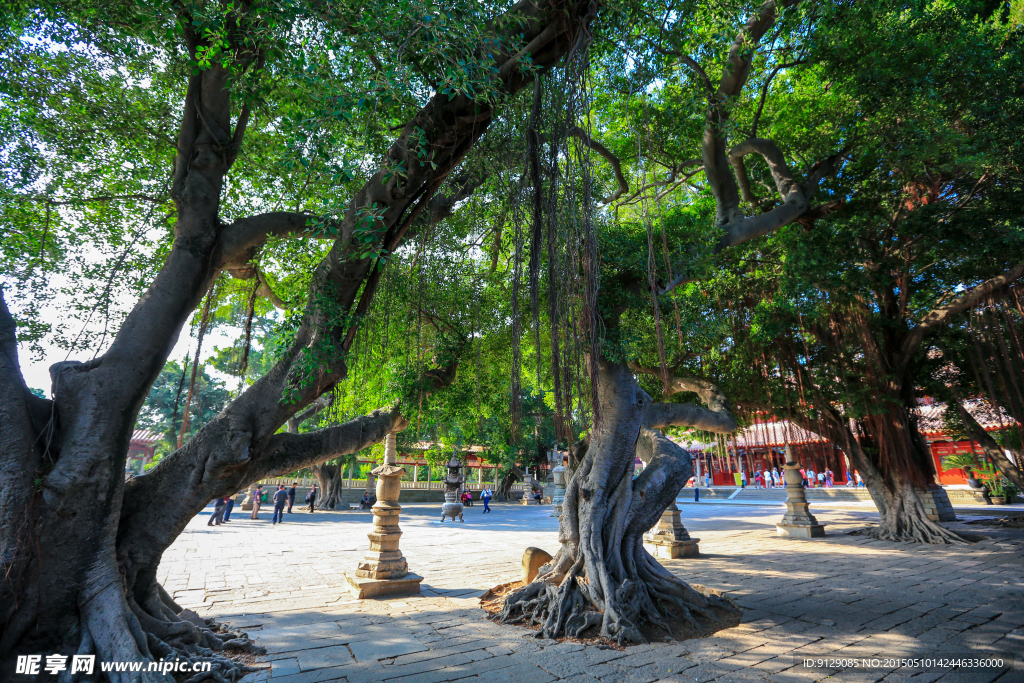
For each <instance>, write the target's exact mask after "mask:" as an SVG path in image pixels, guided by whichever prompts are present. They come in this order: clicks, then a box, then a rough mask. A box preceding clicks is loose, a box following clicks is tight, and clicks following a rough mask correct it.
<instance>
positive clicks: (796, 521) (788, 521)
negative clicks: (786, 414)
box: [775, 446, 825, 538]
mask: <svg viewBox="0 0 1024 683" xmlns="http://www.w3.org/2000/svg"><path fill="white" fill-rule="evenodd" d="M783 477H784V478H785V480H786V493H787V494H789V498H788V499H787V500H786V514H785V515H783V517H782V520H781V521H780V522H779V523H778V524H776V525H775V529H776V531H777V533H778V535H779V536H787V537H789V538H819V537H821V536H824V535H825V525H824V524H819V523H818V520H817V519H815V518H814V515H812V514H811V511H810V508H809V506H808V505H807V496H806V495H804V485H803V480H802V479H801V478H800V463H799V462H796V461H794V460H793V451H792V450H790V448H789V446H786V466H785V468H784V472H783Z"/></svg>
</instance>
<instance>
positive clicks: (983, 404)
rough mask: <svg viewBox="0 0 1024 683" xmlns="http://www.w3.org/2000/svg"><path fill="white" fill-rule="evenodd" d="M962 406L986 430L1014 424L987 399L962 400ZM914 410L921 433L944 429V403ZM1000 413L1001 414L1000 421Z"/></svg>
mask: <svg viewBox="0 0 1024 683" xmlns="http://www.w3.org/2000/svg"><path fill="white" fill-rule="evenodd" d="M964 407H966V408H967V412H969V413H970V414H971V415H972V416H974V419H975V420H977V421H978V424H980V425H981V426H982V427H984V428H985V431H987V432H994V431H996V430H998V429H1001V428H1002V426H1006V427H1011V426H1014V425H1015V424H1016V423H1015V422H1014V420H1013V418H1012V417H1011V416H1010V414H1009V413H1008V412H1006V410H1004V409H999V410H996V408H995V407H993V406H992V404H990V403H988V402H987V401H983V400H980V399H971V400H969V401H964ZM914 412H915V413H917V414H918V415H919V418H918V422H917V428H918V429H920V430H921V432H922V433H923V434H926V435H928V436H931V435H934V434H942V433H943V432H944V431H945V429H944V427H943V421H942V415H943V413H945V412H946V404H945V403H933V404H931V405H923V406H917V407H916V408H914ZM1000 414H1001V415H1002V421H1001V422H1000Z"/></svg>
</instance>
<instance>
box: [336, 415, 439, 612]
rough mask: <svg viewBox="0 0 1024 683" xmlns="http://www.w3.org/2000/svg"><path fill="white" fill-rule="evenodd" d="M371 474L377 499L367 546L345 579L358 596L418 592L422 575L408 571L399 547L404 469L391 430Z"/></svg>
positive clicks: (370, 596)
mask: <svg viewBox="0 0 1024 683" xmlns="http://www.w3.org/2000/svg"><path fill="white" fill-rule="evenodd" d="M373 474H374V475H375V476H376V477H377V502H376V503H374V504H373V508H372V509H373V530H372V531H370V533H369V534H367V536H369V538H370V549H369V551H368V552H367V553H366V556H365V557H363V560H362V562H360V563H359V565H358V566H357V567H356V571H355V572H345V579H346V581H348V584H349V589H350V590H351V591H352V593H353V594H354V595H355V596H356V597H357V598H372V597H374V596H377V595H387V594H390V593H418V592H419V590H420V582H421V581H423V577H422V576H417V575H416V574H411V573H410V572H409V565H408V563H407V562H406V561H405V556H404V555H402V551H401V550H400V549H399V547H398V541H399V539H400V538H401V537H402V530H401V529H400V528H399V527H398V513H399V512H400V511H401V510H402V507H401V506H400V505H399V504H398V496H399V494H400V493H401V492H402V475H403V474H405V469H404V468H402V467H400V466H399V465H398V453H397V449H396V448H395V434H394V433H393V432H392V433H390V434H388V435H387V437H385V440H384V464H383V465H381V466H380V467H378V468H376V469H374V470H373Z"/></svg>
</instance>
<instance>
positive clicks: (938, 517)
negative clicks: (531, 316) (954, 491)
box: [917, 486, 956, 522]
mask: <svg viewBox="0 0 1024 683" xmlns="http://www.w3.org/2000/svg"><path fill="white" fill-rule="evenodd" d="M917 495H918V496H919V497H920V498H921V502H922V503H923V504H924V511H925V514H927V515H928V519H930V520H932V521H933V522H955V521H956V513H955V512H953V504H952V503H950V502H949V494H947V493H946V489H944V488H942V487H941V486H931V487H930V488H927V489H918V490H917Z"/></svg>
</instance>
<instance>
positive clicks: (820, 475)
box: [818, 472, 825, 488]
mask: <svg viewBox="0 0 1024 683" xmlns="http://www.w3.org/2000/svg"><path fill="white" fill-rule="evenodd" d="M818 487H819V488H825V473H824V472H818Z"/></svg>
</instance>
